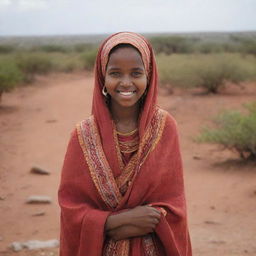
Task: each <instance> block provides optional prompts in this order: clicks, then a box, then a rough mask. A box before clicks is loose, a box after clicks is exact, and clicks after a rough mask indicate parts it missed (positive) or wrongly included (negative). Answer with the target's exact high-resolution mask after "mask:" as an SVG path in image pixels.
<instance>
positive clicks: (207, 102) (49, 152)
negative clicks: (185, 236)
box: [0, 74, 256, 256]
mask: <svg viewBox="0 0 256 256" xmlns="http://www.w3.org/2000/svg"><path fill="white" fill-rule="evenodd" d="M92 88H93V78H92V75H91V74H71V75H51V76H49V77H46V78H44V77H41V78H39V79H38V81H37V82H36V83H35V84H34V85H33V86H27V87H23V88H18V89H16V90H15V91H13V92H11V93H8V94H4V95H3V100H2V103H1V107H0V134H1V136H0V145H1V147H0V170H1V172H0V175H1V176H0V184H1V188H0V207H1V208H0V216H1V218H0V226H1V229H0V255H17V256H24V255H28V256H32V255H33V256H39V255H58V249H48V250H35V251H26V250H23V251H20V252H12V251H11V250H10V249H8V245H9V244H10V243H11V242H13V241H27V240H32V239H38V240H48V239H54V238H56V239H58V238H59V207H58V203H57V188H58V185H59V179H60V170H61V166H62V161H63V158H64V154H65V150H66V146H67V142H68V139H69V135H70V132H71V130H72V129H73V128H74V126H75V124H76V123H77V122H78V121H80V120H82V119H84V118H85V117H87V116H88V115H89V114H90V109H91V98H92ZM255 95H256V86H255V84H246V85H245V89H241V88H237V87H234V86H232V85H229V86H228V89H227V90H226V91H225V92H224V93H222V94H219V95H208V96H207V95H199V94H196V93H195V92H191V91H190V92H189V91H178V90H174V94H173V95H167V94H165V92H164V91H160V97H159V104H160V105H161V106H162V107H163V108H164V109H166V110H168V111H170V113H172V115H173V116H174V117H175V118H176V120H177V122H178V125H179V131H180V140H181V149H182V155H183V162H184V175H185V185H186V195H187V205H188V214H189V225H190V234H191V239H192V245H193V252H194V255H196V256H216V255H218V256H219V255H220V256H233V255H239V256H241V255H250V256H253V255H256V243H255V241H256V163H243V162H241V161H239V160H237V159H238V157H237V155H236V154H235V153H233V152H229V151H227V150H225V151H221V150H220V147H219V146H217V145H209V144H196V143H195V142H193V137H195V136H196V135H198V133H199V131H200V128H201V127H202V126H203V125H205V124H211V122H210V120H211V118H212V117H213V116H215V115H216V114H217V113H218V112H219V111H220V110H223V109H234V108H237V109H241V105H242V103H246V102H249V101H252V100H255V98H256V97H255ZM34 165H37V166H40V167H42V168H45V169H47V170H49V171H51V175H50V176H39V175H35V174H30V173H29V171H30V168H31V167H32V166H34ZM30 195H47V196H51V197H52V198H53V203H52V204H49V205H27V204H25V200H26V198H27V197H28V196H30ZM40 211H45V215H44V216H37V217H35V216H32V214H34V213H37V212H40Z"/></svg>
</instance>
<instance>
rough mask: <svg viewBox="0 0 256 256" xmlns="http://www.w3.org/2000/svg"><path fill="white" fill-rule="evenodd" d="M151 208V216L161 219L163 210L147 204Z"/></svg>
mask: <svg viewBox="0 0 256 256" xmlns="http://www.w3.org/2000/svg"><path fill="white" fill-rule="evenodd" d="M146 207H148V208H149V209H150V210H151V213H150V216H151V217H154V218H157V219H160V218H161V212H160V211H159V210H157V209H156V208H154V207H152V206H146Z"/></svg>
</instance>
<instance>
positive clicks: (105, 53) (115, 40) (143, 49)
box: [100, 32, 150, 75]
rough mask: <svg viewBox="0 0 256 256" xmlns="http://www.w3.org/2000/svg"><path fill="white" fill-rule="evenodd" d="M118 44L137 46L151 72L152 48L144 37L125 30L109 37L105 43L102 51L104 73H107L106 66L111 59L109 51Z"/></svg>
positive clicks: (147, 69) (147, 68) (146, 68)
mask: <svg viewBox="0 0 256 256" xmlns="http://www.w3.org/2000/svg"><path fill="white" fill-rule="evenodd" d="M118 44H131V45H133V46H134V47H136V48H137V49H138V50H139V52H140V54H141V56H142V61H143V64H144V67H145V70H146V72H147V74H149V72H150V50H149V47H148V45H147V43H146V41H145V39H144V38H143V37H141V36H140V35H138V34H135V33H130V32H123V33H118V34H116V36H113V37H111V38H109V40H108V41H106V43H105V44H104V46H103V48H102V51H101V56H100V57H101V64H102V73H103V74H104V75H105V73H106V67H107V63H108V59H109V53H110V51H111V49H113V48H114V47H115V46H116V45H118Z"/></svg>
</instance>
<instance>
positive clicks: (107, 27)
mask: <svg viewBox="0 0 256 256" xmlns="http://www.w3.org/2000/svg"><path fill="white" fill-rule="evenodd" d="M124 30H125V31H134V32H193V31H244V30H256V0H124V1H120V0H90V1H89V0H0V35H63V34H99V33H113V32H117V31H124Z"/></svg>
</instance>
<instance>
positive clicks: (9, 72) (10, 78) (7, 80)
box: [0, 62, 23, 101]
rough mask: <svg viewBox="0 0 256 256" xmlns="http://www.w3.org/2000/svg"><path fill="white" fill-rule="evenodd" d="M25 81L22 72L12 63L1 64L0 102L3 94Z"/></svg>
mask: <svg viewBox="0 0 256 256" xmlns="http://www.w3.org/2000/svg"><path fill="white" fill-rule="evenodd" d="M22 79H23V75H22V72H21V71H20V70H19V68H18V67H17V66H16V65H15V64H14V63H12V62H1V63H0V101H1V96H2V94H3V92H6V91H10V90H11V89H13V88H14V87H15V86H16V85H17V84H18V83H19V82H21V81H22Z"/></svg>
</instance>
